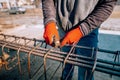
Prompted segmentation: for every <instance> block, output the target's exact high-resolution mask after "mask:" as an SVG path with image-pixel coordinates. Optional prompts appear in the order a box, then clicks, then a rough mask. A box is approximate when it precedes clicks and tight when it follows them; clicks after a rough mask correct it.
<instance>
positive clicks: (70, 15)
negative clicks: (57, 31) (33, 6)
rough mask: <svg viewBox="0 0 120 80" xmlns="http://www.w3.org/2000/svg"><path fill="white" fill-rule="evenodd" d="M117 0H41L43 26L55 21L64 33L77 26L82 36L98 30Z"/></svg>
mask: <svg viewBox="0 0 120 80" xmlns="http://www.w3.org/2000/svg"><path fill="white" fill-rule="evenodd" d="M116 2H117V0H42V9H43V16H44V24H45V25H46V24H47V23H48V22H50V21H55V22H57V24H58V27H60V28H61V29H62V30H63V31H64V32H67V31H69V30H71V29H73V28H75V27H77V26H78V25H79V26H80V29H81V31H82V33H83V35H87V34H89V33H90V32H91V31H92V30H94V29H96V28H98V27H99V26H100V25H101V23H102V22H104V21H105V20H106V19H107V18H108V17H109V16H110V14H111V13H112V11H113V8H114V6H115V4H116Z"/></svg>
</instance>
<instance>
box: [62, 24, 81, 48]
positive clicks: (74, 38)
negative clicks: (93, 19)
mask: <svg viewBox="0 0 120 80" xmlns="http://www.w3.org/2000/svg"><path fill="white" fill-rule="evenodd" d="M82 36H83V34H82V32H81V30H80V27H79V26H78V27H77V28H75V29H73V30H71V31H69V32H68V33H66V35H65V37H64V38H63V40H62V42H61V47H62V46H64V45H66V44H70V45H71V44H73V43H77V42H78V41H79V40H80V38H81V37H82Z"/></svg>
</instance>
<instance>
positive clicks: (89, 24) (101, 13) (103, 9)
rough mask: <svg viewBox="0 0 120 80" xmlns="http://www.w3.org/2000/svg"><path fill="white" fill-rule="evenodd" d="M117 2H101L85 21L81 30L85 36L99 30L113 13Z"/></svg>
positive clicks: (110, 0)
mask: <svg viewBox="0 0 120 80" xmlns="http://www.w3.org/2000/svg"><path fill="white" fill-rule="evenodd" d="M116 2H117V0H99V2H98V4H97V5H96V7H95V8H94V10H93V11H92V12H91V13H90V14H89V15H88V16H87V17H86V18H85V19H84V20H83V22H82V23H81V24H80V28H81V30H82V32H83V35H87V34H89V33H90V32H91V31H92V30H94V29H96V28H99V27H100V25H101V24H102V22H104V21H105V20H106V19H107V18H108V17H109V16H110V14H111V13H112V11H113V8H114V6H115V4H116Z"/></svg>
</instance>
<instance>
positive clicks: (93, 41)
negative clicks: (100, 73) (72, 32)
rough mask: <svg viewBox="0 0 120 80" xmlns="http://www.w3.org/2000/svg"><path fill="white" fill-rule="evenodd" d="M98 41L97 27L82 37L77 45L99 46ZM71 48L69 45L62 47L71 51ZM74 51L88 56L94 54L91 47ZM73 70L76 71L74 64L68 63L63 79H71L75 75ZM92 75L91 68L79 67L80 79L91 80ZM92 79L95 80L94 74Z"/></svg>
mask: <svg viewBox="0 0 120 80" xmlns="http://www.w3.org/2000/svg"><path fill="white" fill-rule="evenodd" d="M71 37H72V36H71ZM97 43H98V29H95V30H93V31H92V32H91V33H90V34H89V35H87V36H85V37H83V38H81V39H80V41H79V42H78V44H77V45H80V46H87V47H94V48H97V46H98V44H97ZM70 49H71V47H70V46H69V47H68V46H67V47H66V46H65V47H63V48H62V51H64V52H69V51H70ZM74 53H75V54H79V55H82V56H87V57H91V56H92V50H90V49H83V48H76V49H75V51H74ZM94 54H95V53H94ZM70 70H71V73H70V75H69V76H68V73H69V72H70ZM73 71H74V67H73V65H71V64H66V65H65V68H64V70H63V72H62V77H61V79H62V80H71V79H72V76H73ZM90 75H91V70H90V69H87V68H83V67H78V80H89V78H90ZM66 77H67V79H66ZM92 80H94V78H93V76H92Z"/></svg>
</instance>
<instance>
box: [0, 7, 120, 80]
mask: <svg viewBox="0 0 120 80" xmlns="http://www.w3.org/2000/svg"><path fill="white" fill-rule="evenodd" d="M43 32H44V26H43V16H42V10H41V9H39V8H38V9H27V12H26V13H25V14H9V13H8V12H6V11H2V12H0V33H3V34H9V35H16V36H21V37H27V38H37V39H40V40H43V37H42V36H43ZM119 43H120V6H116V7H115V9H114V12H113V13H112V15H111V16H110V18H109V19H107V20H106V21H105V22H104V23H103V24H102V25H101V28H100V34H99V48H103V49H107V50H114V51H116V50H120V45H119ZM13 53H16V52H15V51H14V52H13ZM21 54H23V53H21ZM33 57H34V56H33ZM98 58H102V59H111V58H113V56H110V55H104V56H102V55H100V54H98ZM26 61H27V60H26ZM26 61H25V62H23V63H22V65H23V66H22V68H23V73H24V74H22V76H21V75H20V74H19V71H18V67H15V68H14V69H12V70H11V71H5V70H4V69H2V70H1V71H0V80H29V79H28V74H27V62H26ZM42 61H43V58H39V57H36V59H35V61H34V62H33V63H32V65H33V69H32V70H31V71H33V72H34V70H35V69H36V68H38V67H39V66H41V65H42V64H43V62H42ZM59 64H60V63H59V62H57V61H53V60H48V62H47V69H48V72H47V77H48V80H50V79H49V76H51V75H52V74H53V72H54V71H55V69H57V67H58V66H59ZM60 67H61V68H60V70H58V72H57V73H56V75H55V76H54V78H53V80H60V76H61V71H62V65H61V66H60ZM77 69H78V68H77V67H75V70H74V77H73V80H77V76H78V75H77ZM43 74H44V72H43V68H42V70H40V71H39V74H38V75H36V76H35V77H34V78H33V80H44V75H43ZM26 76H27V77H26ZM94 76H95V80H120V77H116V76H112V77H111V76H110V75H108V74H105V73H101V72H95V74H94Z"/></svg>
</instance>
